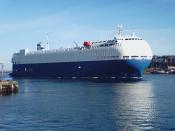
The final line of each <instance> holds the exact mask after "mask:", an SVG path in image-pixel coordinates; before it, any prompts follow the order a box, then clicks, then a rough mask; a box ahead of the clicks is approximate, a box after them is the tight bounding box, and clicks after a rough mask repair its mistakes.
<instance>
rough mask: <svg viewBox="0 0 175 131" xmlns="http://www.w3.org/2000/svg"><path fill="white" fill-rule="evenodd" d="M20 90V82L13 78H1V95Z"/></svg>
mask: <svg viewBox="0 0 175 131" xmlns="http://www.w3.org/2000/svg"><path fill="white" fill-rule="evenodd" d="M17 92H18V82H17V81H12V80H10V81H9V80H0V95H9V94H15V93H17Z"/></svg>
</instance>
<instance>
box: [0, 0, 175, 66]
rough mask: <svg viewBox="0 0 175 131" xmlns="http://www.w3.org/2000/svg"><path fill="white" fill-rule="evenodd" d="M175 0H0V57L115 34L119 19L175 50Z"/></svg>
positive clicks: (158, 47)
mask: <svg viewBox="0 0 175 131" xmlns="http://www.w3.org/2000/svg"><path fill="white" fill-rule="evenodd" d="M174 7H175V0H0V45H1V48H0V49H1V50H0V60H1V61H3V62H4V63H5V67H6V69H11V63H10V60H11V57H12V54H13V53H14V52H15V51H18V50H19V49H23V48H28V49H31V50H34V49H35V48H36V44H37V43H38V42H40V41H42V42H46V35H47V34H48V35H49V43H50V47H51V48H59V47H71V46H74V44H73V41H76V42H77V43H79V45H81V43H82V42H83V41H84V40H92V41H95V40H105V39H112V38H113V37H114V35H115V33H116V26H117V24H123V25H124V27H125V30H126V31H125V33H131V32H132V31H134V32H136V34H137V35H138V36H140V37H142V38H144V39H145V40H146V41H148V43H149V44H150V46H151V47H152V49H153V53H154V54H157V55H171V54H172V55H175V8H174Z"/></svg>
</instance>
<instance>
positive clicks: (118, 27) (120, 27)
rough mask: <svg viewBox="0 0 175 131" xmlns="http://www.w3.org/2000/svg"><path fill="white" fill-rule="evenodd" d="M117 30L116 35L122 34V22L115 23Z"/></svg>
mask: <svg viewBox="0 0 175 131" xmlns="http://www.w3.org/2000/svg"><path fill="white" fill-rule="evenodd" d="M117 30H118V33H117V35H118V36H120V37H121V36H122V35H123V25H122V24H120V25H117Z"/></svg>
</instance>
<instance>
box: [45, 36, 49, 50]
mask: <svg viewBox="0 0 175 131" xmlns="http://www.w3.org/2000/svg"><path fill="white" fill-rule="evenodd" d="M46 41H47V43H46V44H47V45H46V46H47V49H48V50H49V48H50V47H49V34H48V33H47V34H46Z"/></svg>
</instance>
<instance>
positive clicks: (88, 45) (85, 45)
mask: <svg viewBox="0 0 175 131" xmlns="http://www.w3.org/2000/svg"><path fill="white" fill-rule="evenodd" d="M83 45H84V47H91V46H92V42H90V41H84V43H83Z"/></svg>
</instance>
